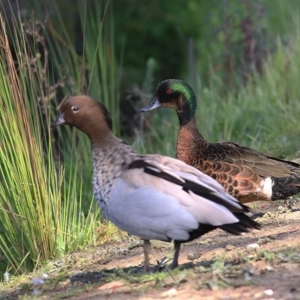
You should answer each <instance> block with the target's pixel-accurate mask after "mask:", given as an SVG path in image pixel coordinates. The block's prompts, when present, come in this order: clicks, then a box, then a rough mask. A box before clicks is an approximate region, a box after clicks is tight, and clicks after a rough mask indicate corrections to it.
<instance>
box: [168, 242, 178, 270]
mask: <svg viewBox="0 0 300 300" xmlns="http://www.w3.org/2000/svg"><path fill="white" fill-rule="evenodd" d="M180 245H181V243H180V242H176V241H174V257H173V261H172V264H171V266H170V267H171V269H175V268H176V267H178V257H179V251H180Z"/></svg>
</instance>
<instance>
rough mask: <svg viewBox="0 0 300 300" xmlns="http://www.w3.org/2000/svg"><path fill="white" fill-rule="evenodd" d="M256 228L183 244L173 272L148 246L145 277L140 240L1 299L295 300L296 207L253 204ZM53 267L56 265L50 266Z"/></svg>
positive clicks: (298, 259)
mask: <svg viewBox="0 0 300 300" xmlns="http://www.w3.org/2000/svg"><path fill="white" fill-rule="evenodd" d="M253 217H254V219H255V220H256V221H258V222H260V223H261V224H263V227H262V230H260V231H258V230H255V231H252V232H250V233H247V234H245V235H242V236H232V235H229V234H227V233H225V232H223V231H221V230H216V231H214V232H211V233H209V234H207V235H205V236H204V237H202V238H201V239H198V240H196V241H193V242H191V243H188V244H184V245H183V246H182V250H181V254H180V258H179V261H180V267H179V268H178V269H177V270H173V271H170V270H169V269H168V267H167V266H164V265H163V264H162V263H161V262H159V261H161V260H162V258H163V257H171V255H172V248H171V246H170V244H167V243H162V242H157V241H152V250H151V262H152V263H153V269H152V272H151V273H150V274H144V271H143V248H142V243H141V242H140V241H139V240H138V239H136V238H135V237H127V238H126V240H125V241H122V242H115V243H110V244H106V245H101V246H99V247H94V248H91V249H88V250H86V251H82V252H76V253H72V254H70V255H69V256H67V257H65V258H64V259H63V260H60V261H56V262H55V263H54V266H53V270H50V271H49V272H48V273H47V274H48V276H49V277H48V278H46V279H43V280H42V283H36V282H35V283H34V281H33V278H29V279H28V282H25V283H22V284H19V285H18V286H15V287H13V288H9V289H6V290H2V291H0V299H33V298H34V299H72V300H73V299H74V300H75V299H168V298H172V299H190V300H193V299H208V300H210V299H212V300H215V299H222V300H229V299H270V300H271V299H284V300H285V299H288V300H289V299H300V203H299V200H298V199H294V200H293V205H292V206H291V207H290V206H288V205H287V204H286V203H285V202H283V201H277V202H274V203H266V202H260V203H256V204H255V208H254V209H253ZM55 264H56V265H55Z"/></svg>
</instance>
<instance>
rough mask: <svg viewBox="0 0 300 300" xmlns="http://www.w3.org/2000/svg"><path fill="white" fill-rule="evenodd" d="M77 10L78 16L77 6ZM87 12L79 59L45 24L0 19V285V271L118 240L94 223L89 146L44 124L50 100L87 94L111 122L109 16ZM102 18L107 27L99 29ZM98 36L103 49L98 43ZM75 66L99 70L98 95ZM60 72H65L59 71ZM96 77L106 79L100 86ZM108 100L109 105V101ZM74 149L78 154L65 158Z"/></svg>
mask: <svg viewBox="0 0 300 300" xmlns="http://www.w3.org/2000/svg"><path fill="white" fill-rule="evenodd" d="M78 5H81V6H82V7H79V9H81V11H82V12H84V7H83V5H84V2H82V1H80V2H79V4H78ZM99 7H100V6H99ZM99 7H97V11H100V10H99ZM89 9H91V8H89ZM90 12H91V11H85V14H84V15H83V19H82V26H83V33H84V35H85V44H84V45H85V49H86V50H85V53H84V55H83V56H79V55H78V54H76V53H75V51H74V50H72V49H71V47H72V42H71V39H70V38H68V37H66V36H67V34H66V36H64V37H63V38H61V39H59V37H58V36H57V35H55V34H53V32H58V31H57V28H55V26H53V24H51V22H50V21H49V23H48V24H47V26H49V28H50V29H49V28H48V27H47V26H46V25H45V24H43V23H41V22H40V21H38V20H36V19H34V18H33V19H30V20H23V19H21V17H20V15H19V14H18V13H16V14H15V15H14V14H13V15H12V16H13V17H12V21H11V22H10V23H8V22H7V19H6V16H4V15H3V14H2V15H1V16H0V22H1V24H0V27H1V32H3V34H2V35H1V49H0V51H1V60H0V85H1V86H0V87H1V90H0V106H1V110H2V113H1V114H0V121H1V128H0V139H1V142H0V145H1V147H0V161H1V164H0V178H1V185H0V219H1V226H0V231H1V235H0V277H1V278H3V273H4V272H5V271H8V272H10V274H18V273H24V272H28V271H31V270H33V269H34V268H36V267H38V266H40V265H41V263H42V262H43V261H45V260H49V259H53V258H55V257H59V256H61V255H63V254H65V253H68V252H70V251H74V250H76V249H81V248H83V247H86V246H87V245H94V244H96V243H101V240H108V239H109V238H108V237H109V236H111V235H112V236H114V234H115V233H118V231H116V230H115V227H114V226H111V224H109V223H107V222H104V223H102V222H100V220H99V216H100V210H99V208H98V207H97V206H96V205H95V203H94V201H93V197H92V189H91V161H90V145H89V141H88V140H87V138H86V137H85V136H83V135H82V134H78V133H77V132H76V131H74V130H71V129H70V128H67V129H59V131H60V132H59V133H58V134H57V132H53V131H51V130H50V122H51V120H53V119H54V117H55V115H56V112H55V110H54V108H55V106H56V103H57V102H60V100H61V99H59V100H58V101H56V94H57V93H63V94H64V95H68V94H73V93H78V92H85V91H86V92H87V91H90V90H92V89H93V91H94V94H95V97H96V98H97V99H102V100H103V101H104V100H106V101H107V104H109V105H108V106H109V107H110V108H111V111H112V113H113V115H112V117H113V118H114V119H116V118H118V105H117V101H118V100H117V96H116V93H117V89H116V84H115V82H117V77H116V71H115V70H116V66H115V65H114V64H115V60H114V57H113V55H111V59H110V60H109V59H104V57H108V56H109V55H110V52H111V53H113V37H112V27H111V23H112V19H111V18H112V16H111V14H110V16H108V17H105V16H103V18H102V19H101V18H99V17H100V16H99V15H95V16H94V18H92V19H91V18H86V14H88V15H89V14H90ZM56 16H57V15H56ZM107 18H108V20H109V22H110V23H109V24H110V27H108V28H107V27H102V26H101V27H100V24H102V23H103V22H104V21H103V20H105V22H106V19H107ZM21 24H22V25H21ZM49 24H50V25H49ZM60 25H61V26H63V24H60ZM92 26H94V31H91V27H92ZM103 26H104V25H103ZM105 26H106V25H105ZM96 28H100V29H101V30H100V31H99V32H98V38H97V40H96V43H94V40H93V39H92V37H91V36H90V35H89V34H93V36H94V34H95V30H96ZM102 28H103V30H102ZM106 28H107V29H106ZM85 29H87V30H86V31H85ZM105 30H107V33H108V34H109V38H110V42H111V48H110V49H109V48H107V39H106V38H105V37H104V36H103V35H104V31H105ZM62 32H64V31H62ZM51 33H52V34H53V36H51V37H50V35H51ZM64 33H65V32H64ZM107 33H105V34H107ZM102 34H103V35H102ZM7 35H9V36H10V42H9V41H8V38H7ZM55 38H56V39H57V40H55ZM58 40H60V41H63V43H62V44H60V43H59V42H58ZM14 54H17V55H16V56H15V57H14ZM98 56H100V58H98ZM83 62H85V63H86V67H87V68H88V74H90V75H91V74H98V71H99V70H100V69H101V72H102V77H101V78H100V79H99V81H101V82H103V83H104V84H103V88H102V89H99V84H100V82H99V81H98V82H96V80H95V78H94V77H92V76H90V77H88V78H87V79H85V80H83V79H82V78H83V77H82V76H83V75H82V74H83V72H82V71H84V72H85V70H83V69H82V64H83ZM66 64H68V67H67V68H64V67H63V66H66ZM54 66H56V69H55V68H54ZM64 72H70V73H64ZM104 74H106V75H107V74H108V77H107V78H104V76H105V75H104ZM83 82H84V84H83ZM109 83H111V87H110V89H109V90H108V86H109ZM97 88H98V90H97ZM112 95H115V97H114V98H113V99H114V101H110V99H112V97H111V96H112ZM109 101H110V102H109ZM113 107H115V110H113V109H112V108H113ZM117 128H118V127H116V131H117V130H118V129H117ZM79 145H80V147H79ZM74 148H80V149H79V151H73V149H74ZM100 226H101V227H100ZM98 227H100V228H102V230H101V231H102V232H99V231H98V230H97V228H98ZM103 232H105V235H103ZM112 238H113V237H112Z"/></svg>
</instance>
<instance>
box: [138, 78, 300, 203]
mask: <svg viewBox="0 0 300 300" xmlns="http://www.w3.org/2000/svg"><path fill="white" fill-rule="evenodd" d="M196 104H197V99H196V95H195V93H194V91H193V90H192V88H191V87H190V86H189V85H188V84H187V83H186V82H184V81H182V80H179V79H167V80H165V81H162V82H161V83H160V84H159V85H158V86H157V89H156V97H155V99H154V100H153V101H152V103H150V104H149V105H148V106H146V107H144V108H142V109H141V110H140V112H146V111H150V110H153V109H156V108H159V107H166V108H173V109H174V110H175V111H176V112H177V116H178V120H179V126H180V129H179V133H178V138H177V148H176V158H178V159H180V160H182V161H184V162H185V163H187V164H189V165H191V166H193V167H195V168H197V169H198V170H200V171H202V172H204V173H205V174H208V175H209V176H211V177H213V178H214V179H216V180H217V181H218V182H219V183H220V184H222V185H223V187H224V188H225V189H226V191H227V192H228V193H230V194H231V195H233V196H234V197H236V198H237V199H238V200H239V201H240V202H241V203H248V202H252V201H259V200H265V201H270V200H280V199H285V198H288V197H290V196H292V195H294V194H297V193H299V192H300V165H299V164H297V163H295V162H291V161H286V160H282V159H279V158H276V157H271V156H268V155H265V154H263V153H260V152H258V151H256V150H253V149H250V148H247V147H244V146H242V145H239V144H236V143H232V142H219V143H209V142H208V141H207V140H206V139H205V138H204V137H203V136H202V135H201V134H200V132H199V130H198V128H197V124H196V118H195V113H196V106H197V105H196Z"/></svg>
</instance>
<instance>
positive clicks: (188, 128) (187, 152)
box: [176, 116, 208, 164]
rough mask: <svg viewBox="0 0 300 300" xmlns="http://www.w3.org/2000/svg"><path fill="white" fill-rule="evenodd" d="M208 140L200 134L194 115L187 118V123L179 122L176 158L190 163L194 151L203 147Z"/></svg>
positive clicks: (196, 151)
mask: <svg viewBox="0 0 300 300" xmlns="http://www.w3.org/2000/svg"><path fill="white" fill-rule="evenodd" d="M207 146H208V142H207V141H206V140H205V138H204V137H203V136H202V135H201V133H200V132H199V130H198V128H197V123H196V119H195V116H193V117H192V118H190V119H189V121H188V122H187V123H180V128H179V133H178V138H177V149H176V158H178V159H180V160H182V161H184V162H186V163H189V164H190V163H191V161H193V160H194V157H195V153H199V151H201V149H203V150H204V149H205V148H207Z"/></svg>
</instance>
